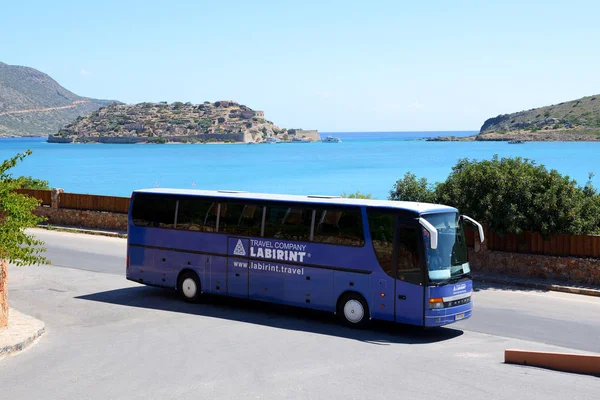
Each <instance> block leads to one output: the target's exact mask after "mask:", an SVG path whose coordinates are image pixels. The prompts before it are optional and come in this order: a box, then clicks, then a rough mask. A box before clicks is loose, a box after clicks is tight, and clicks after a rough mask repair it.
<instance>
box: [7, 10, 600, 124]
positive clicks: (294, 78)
mask: <svg viewBox="0 0 600 400" xmlns="http://www.w3.org/2000/svg"><path fill="white" fill-rule="evenodd" d="M488 3H490V4H488ZM599 15H600V2H598V1H577V0H572V1H569V2H565V1H560V2H559V1H538V0H531V1H524V0H521V1H512V0H505V1H502V2H500V1H498V2H494V4H492V2H484V1H481V0H479V1H460V0H455V1H435V0H434V1H429V2H416V1H411V2H407V1H400V0H396V1H385V0H380V1H373V2H366V1H364V0H363V1H354V0H345V1H337V0H331V1H328V0H320V1H314V0H304V1H285V0H279V1H267V0H264V1H262V0H256V1H237V0H229V1H223V2H219V1H215V0H212V1H204V0H197V1H186V0H180V1H176V2H164V1H162V2H153V1H150V0H147V1H126V0H121V1H111V0H105V1H100V2H82V1H61V0H55V1H53V2H48V1H37V0H31V1H27V2H16V1H12V2H10V3H8V2H5V3H3V5H2V11H1V13H0V61H2V62H5V63H8V64H17V65H27V66H31V67H34V68H37V69H40V70H41V71H43V72H45V73H48V74H49V75H50V76H52V77H53V78H54V79H56V80H57V81H58V82H59V83H60V84H61V85H63V86H64V87H66V88H67V89H69V90H71V91H73V92H75V93H77V94H79V95H82V96H88V97H96V98H105V99H117V100H120V101H123V102H126V103H137V102H142V101H169V102H173V101H184V102H185V101H191V102H193V103H200V102H203V101H206V100H208V101H216V100H224V99H233V100H237V101H239V102H240V103H242V104H246V105H247V106H249V107H251V108H254V109H262V110H264V111H265V114H266V117H267V119H269V120H272V121H273V122H275V124H277V125H279V126H281V127H287V128H292V127H294V128H304V129H319V130H320V131H323V132H331V131H424V130H478V129H479V128H480V127H481V125H482V123H483V122H484V120H485V119H486V118H489V117H493V116H496V115H498V114H501V113H508V112H514V111H520V110H523V109H529V108H532V107H537V106H543V105H548V104H554V103H559V102H561V101H565V100H570V99H574V98H578V97H582V96H585V95H591V94H598V93H600V73H599V72H598V71H600V51H598V49H599V48H600V28H599V26H600V25H599V22H598V16H599Z"/></svg>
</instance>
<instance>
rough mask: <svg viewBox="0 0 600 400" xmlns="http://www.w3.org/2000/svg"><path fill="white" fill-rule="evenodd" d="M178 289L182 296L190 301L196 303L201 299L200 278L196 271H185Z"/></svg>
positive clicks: (180, 278)
mask: <svg viewBox="0 0 600 400" xmlns="http://www.w3.org/2000/svg"><path fill="white" fill-rule="evenodd" d="M177 291H178V292H179V294H180V295H181V297H182V298H183V299H184V300H185V301H188V302H190V303H196V302H198V300H199V299H200V279H199V278H198V275H196V273H195V272H192V271H185V272H183V273H182V274H181V276H179V279H178V281H177Z"/></svg>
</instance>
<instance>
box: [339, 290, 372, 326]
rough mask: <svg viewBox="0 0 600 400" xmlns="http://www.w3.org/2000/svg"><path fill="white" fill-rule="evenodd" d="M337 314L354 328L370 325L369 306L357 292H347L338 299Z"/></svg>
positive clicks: (344, 322) (347, 324) (343, 321)
mask: <svg viewBox="0 0 600 400" xmlns="http://www.w3.org/2000/svg"><path fill="white" fill-rule="evenodd" d="M337 314H338V316H339V318H340V319H341V321H342V323H343V324H344V325H346V326H350V327H353V328H365V327H366V326H367V325H369V306H368V305H367V302H366V301H365V299H364V298H363V297H362V296H361V295H360V294H357V293H346V294H344V295H343V296H342V297H340V300H339V301H338V306H337Z"/></svg>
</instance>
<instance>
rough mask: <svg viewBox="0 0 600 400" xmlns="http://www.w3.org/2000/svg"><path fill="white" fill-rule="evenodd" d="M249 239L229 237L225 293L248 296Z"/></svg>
mask: <svg viewBox="0 0 600 400" xmlns="http://www.w3.org/2000/svg"><path fill="white" fill-rule="evenodd" d="M248 242H249V240H248V239H239V238H229V243H228V257H227V295H228V296H235V297H248V269H249V267H250V264H249V260H248V257H247V256H248V251H249V247H248V246H249V243H248Z"/></svg>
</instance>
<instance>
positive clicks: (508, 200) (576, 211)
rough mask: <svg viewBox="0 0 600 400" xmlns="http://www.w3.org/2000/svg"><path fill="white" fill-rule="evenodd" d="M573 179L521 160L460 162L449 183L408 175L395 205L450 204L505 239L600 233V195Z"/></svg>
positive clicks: (393, 197) (393, 193)
mask: <svg viewBox="0 0 600 400" xmlns="http://www.w3.org/2000/svg"><path fill="white" fill-rule="evenodd" d="M592 177H593V175H590V179H589V181H588V183H587V184H586V185H585V187H583V188H582V187H580V186H578V185H577V183H576V182H575V181H574V180H573V179H571V178H569V177H568V176H562V175H561V174H559V173H558V172H557V171H556V170H547V169H546V168H545V167H544V166H543V165H536V164H535V162H533V161H531V160H529V159H523V158H521V157H516V158H502V159H499V158H498V156H497V155H495V156H494V157H493V158H492V159H491V160H483V161H475V160H468V159H460V160H459V161H458V162H457V164H456V165H455V166H454V167H452V172H451V173H450V175H449V176H448V178H447V179H446V180H445V181H444V182H441V183H437V184H436V185H434V186H432V185H429V184H428V183H427V180H426V179H424V178H421V179H417V178H416V177H415V176H414V175H413V174H411V173H407V174H405V176H404V178H403V179H401V180H398V182H396V184H395V186H394V188H393V190H392V191H391V192H390V199H391V200H409V201H421V202H433V203H441V204H447V205H450V206H453V207H456V208H458V209H459V210H460V211H461V212H462V213H464V214H468V215H470V216H471V217H473V218H475V219H477V220H479V221H480V222H481V223H483V224H485V225H487V226H488V227H490V228H491V229H493V230H494V231H496V232H498V233H500V234H502V233H505V232H512V233H516V234H519V233H521V232H523V231H529V232H539V233H541V234H542V235H545V236H547V235H552V234H558V233H569V234H596V233H599V232H600V195H599V194H598V193H597V191H596V189H594V187H593V186H592V184H591V179H592Z"/></svg>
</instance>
